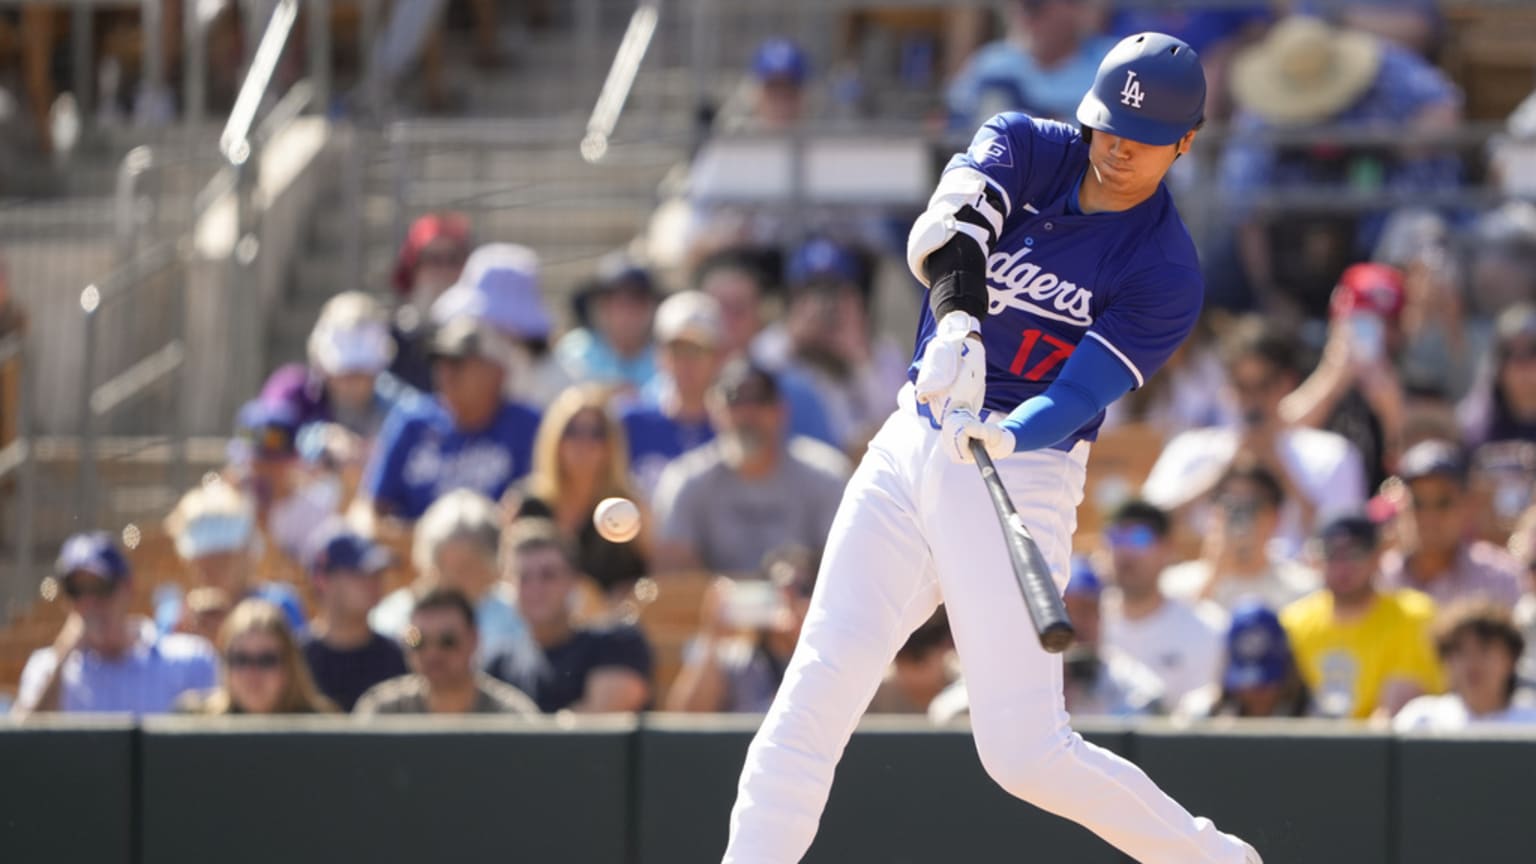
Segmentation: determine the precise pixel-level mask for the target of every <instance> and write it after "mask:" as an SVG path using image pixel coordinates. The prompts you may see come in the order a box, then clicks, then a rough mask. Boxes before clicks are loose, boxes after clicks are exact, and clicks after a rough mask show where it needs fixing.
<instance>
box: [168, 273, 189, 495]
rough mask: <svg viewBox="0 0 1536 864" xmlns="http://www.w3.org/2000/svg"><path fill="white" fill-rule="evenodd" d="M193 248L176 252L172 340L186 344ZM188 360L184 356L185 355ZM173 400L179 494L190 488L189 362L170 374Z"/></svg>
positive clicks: (174, 483)
mask: <svg viewBox="0 0 1536 864" xmlns="http://www.w3.org/2000/svg"><path fill="white" fill-rule="evenodd" d="M190 254H191V250H190V246H183V247H182V248H180V249H177V250H176V252H175V258H174V261H175V266H176V268H177V269H176V275H175V279H176V293H175V296H174V297H173V298H172V302H171V310H170V312H171V338H172V339H174V340H176V341H177V342H180V343H181V345H182V346H183V348H185V347H186V344H187V296H188V291H187V282H188V281H189V280H190V279H191V274H190V268H189V267H188V266H187V262H188V259H189V257H190ZM183 357H185V355H183ZM170 383H171V393H172V396H171V399H172V401H173V402H174V403H175V408H174V409H173V410H174V412H175V413H174V414H173V416H172V417H171V477H170V481H171V488H172V489H174V490H175V491H176V493H177V494H180V493H181V490H183V489H185V488H187V409H188V407H189V406H188V404H187V395H186V394H187V383H188V382H187V361H186V359H183V360H182V361H181V362H180V363H178V364H177V365H176V371H174V372H172V373H171V382H170Z"/></svg>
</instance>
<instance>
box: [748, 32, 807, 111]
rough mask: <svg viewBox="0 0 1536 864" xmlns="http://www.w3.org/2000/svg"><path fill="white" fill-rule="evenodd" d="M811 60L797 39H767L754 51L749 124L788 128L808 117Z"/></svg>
mask: <svg viewBox="0 0 1536 864" xmlns="http://www.w3.org/2000/svg"><path fill="white" fill-rule="evenodd" d="M808 77H810V61H809V60H807V59H806V56H805V51H804V50H802V49H801V48H800V46H799V45H798V44H796V43H795V42H794V41H793V40H790V39H784V38H780V37H775V38H771V39H764V40H763V41H762V42H761V43H760V44H759V45H758V46H757V51H756V52H754V53H753V55H752V84H753V93H752V113H751V115H750V117H749V118H748V120H747V124H746V125H747V127H748V128H750V129H752V130H753V131H757V132H785V131H788V130H790V129H793V128H795V127H796V126H798V125H799V124H800V122H801V121H802V120H804V119H805V114H806V92H805V90H806V79H807V78H808Z"/></svg>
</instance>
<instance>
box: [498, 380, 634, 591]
mask: <svg viewBox="0 0 1536 864" xmlns="http://www.w3.org/2000/svg"><path fill="white" fill-rule="evenodd" d="M608 402H609V396H608V389H607V388H605V387H603V386H602V385H598V384H587V385H579V386H576V387H572V388H570V389H569V390H566V391H565V392H564V393H562V394H560V398H558V399H556V400H555V402H554V404H553V405H550V406H549V412H548V413H546V414H545V415H544V422H543V423H542V424H540V426H539V434H538V438H537V439H536V440H535V441H534V448H533V472H532V473H531V474H529V475H528V479H527V480H526V481H525V482H524V483H522V484H521V485H520V486H518V487H516V488H514V489H513V490H512V491H511V492H509V493H508V494H507V497H506V498H505V499H504V509H505V510H506V511H507V513H508V514H509V515H510V516H511V518H513V519H521V518H525V517H536V518H540V519H548V520H550V521H551V522H553V523H554V524H555V527H556V528H558V529H559V530H560V536H561V538H562V539H563V541H564V542H565V543H566V544H568V545H570V546H571V547H572V548H574V549H575V550H576V568H577V570H579V571H580V572H581V574H582V575H584V576H586V577H588V578H589V579H591V580H592V581H594V582H596V583H597V585H598V587H599V588H601V589H603V591H604V592H606V593H608V594H609V595H611V596H615V597H616V596H618V595H620V594H622V593H624V592H627V591H628V590H629V589H630V588H631V587H633V586H634V584H635V582H636V581H637V580H638V579H639V578H640V577H641V576H644V575H645V573H646V570H647V565H646V548H647V545H648V544H647V543H646V541H645V540H644V539H643V537H642V538H639V539H637V540H632V541H630V542H627V543H614V542H612V541H611V540H607V539H604V538H603V537H602V535H600V534H598V533H597V525H596V523H595V522H593V520H592V514H593V513H594V512H595V511H596V510H597V505H598V503H599V502H601V501H602V500H603V499H605V498H628V499H630V500H632V501H633V500H634V499H635V493H634V491H633V490H632V489H630V486H629V446H628V444H626V443H625V437H624V427H623V426H622V425H620V423H619V421H618V420H617V419H616V418H615V417H614V416H613V412H612V411H611V410H610V409H609V405H608ZM648 521H649V520H646V519H642V520H641V526H642V529H643V528H644V526H645V524H646V522H648Z"/></svg>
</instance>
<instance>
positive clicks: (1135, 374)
mask: <svg viewBox="0 0 1536 864" xmlns="http://www.w3.org/2000/svg"><path fill="white" fill-rule="evenodd" d="M1088 336H1089V338H1091V339H1093V341H1095V342H1097V343H1099V344H1100V345H1103V346H1104V347H1105V348H1108V349H1109V353H1111V354H1113V355H1115V357H1116V358H1118V359H1119V360H1120V362H1121V363H1124V364H1125V368H1126V369H1127V370H1128V371H1129V372H1130V373H1131V377H1132V378H1135V379H1136V386H1137V387H1141V386H1143V385H1145V384H1146V383H1147V381H1146V379H1145V378H1143V377H1142V376H1141V370H1140V369H1137V368H1136V364H1135V363H1132V362H1131V358H1129V357H1127V356H1125V353H1124V352H1122V351H1121V350H1120V349H1119V348H1116V347H1115V346H1113V345H1111V344H1110V343H1109V340H1108V339H1105V338H1104V337H1103V336H1100V335H1099V334H1097V333H1095V332H1094V331H1092V330H1089V331H1088Z"/></svg>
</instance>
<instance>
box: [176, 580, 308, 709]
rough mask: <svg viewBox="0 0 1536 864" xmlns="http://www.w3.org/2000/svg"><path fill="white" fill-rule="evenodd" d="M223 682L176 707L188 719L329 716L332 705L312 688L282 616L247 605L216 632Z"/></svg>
mask: <svg viewBox="0 0 1536 864" xmlns="http://www.w3.org/2000/svg"><path fill="white" fill-rule="evenodd" d="M219 651H220V653H221V654H222V655H223V658H224V682H223V684H222V685H221V686H219V687H217V688H215V689H213V690H210V691H207V692H204V693H197V692H193V693H187V694H185V695H184V696H183V697H182V699H181V700H180V702H179V703H178V704H177V708H178V709H179V710H180V711H183V712H185V713H191V714H329V713H333V712H335V711H336V705H335V704H334V703H332V702H331V700H330V699H327V698H326V696H325V695H324V694H323V693H321V691H320V689H319V688H318V687H316V686H315V681H314V679H313V678H312V677H310V674H309V667H308V666H306V665H305V664H304V654H303V652H302V651H301V650H300V649H299V643H298V640H297V639H296V638H295V637H294V635H293V630H292V629H291V628H289V626H288V619H287V616H285V615H284V614H283V611H282V610H281V609H279V608H277V607H276V606H273V605H272V604H271V603H268V602H266V601H265V600H254V599H252V600H245V601H242V602H241V603H240V605H238V606H236V607H235V609H234V611H233V612H231V613H230V614H229V620H227V621H225V622H224V626H223V627H221V628H219Z"/></svg>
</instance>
